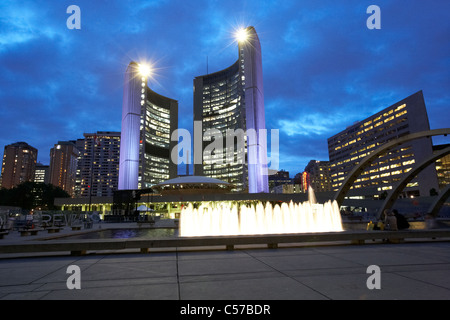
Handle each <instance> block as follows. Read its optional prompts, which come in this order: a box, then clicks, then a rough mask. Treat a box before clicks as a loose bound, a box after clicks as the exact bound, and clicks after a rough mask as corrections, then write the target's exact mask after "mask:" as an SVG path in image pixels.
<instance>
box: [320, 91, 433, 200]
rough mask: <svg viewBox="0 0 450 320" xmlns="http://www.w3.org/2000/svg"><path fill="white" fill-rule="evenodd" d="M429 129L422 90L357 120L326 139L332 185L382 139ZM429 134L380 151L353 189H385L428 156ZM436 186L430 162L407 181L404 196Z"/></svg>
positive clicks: (386, 140) (380, 190)
mask: <svg viewBox="0 0 450 320" xmlns="http://www.w3.org/2000/svg"><path fill="white" fill-rule="evenodd" d="M426 130H430V125H429V121H428V115H427V110H426V107H425V101H424V98H423V93H422V91H419V92H417V93H415V94H413V95H411V96H409V97H407V98H405V99H403V100H401V101H399V102H397V103H395V104H393V105H392V106H390V107H388V108H386V109H384V110H382V111H380V112H377V113H375V114H374V115H372V116H370V117H368V118H366V119H364V120H362V121H359V122H357V123H355V124H353V125H351V126H350V127H348V128H346V129H345V130H343V131H341V132H339V133H338V134H336V135H334V136H332V137H331V138H329V139H328V152H329V157H330V174H331V179H332V189H333V190H337V189H338V188H339V186H340V185H341V184H342V182H343V181H344V179H345V178H346V176H347V174H348V173H349V172H350V171H351V170H352V169H353V168H354V167H355V166H356V165H357V164H358V163H359V162H360V161H361V160H362V159H363V158H364V157H366V156H367V155H368V154H369V153H370V152H372V151H374V150H376V149H378V148H379V147H380V146H381V145H383V144H384V143H387V142H389V141H392V140H394V139H398V138H400V137H403V136H405V135H408V134H410V133H414V132H421V131H426ZM432 152H433V148H432V141H431V139H430V138H422V139H419V140H413V141H411V142H408V143H404V144H402V145H400V146H398V147H396V148H393V149H391V150H390V151H389V152H386V153H385V154H382V155H381V156H380V157H379V158H378V159H377V160H376V161H374V162H373V163H372V164H371V166H370V167H369V168H367V169H366V170H365V171H364V172H362V173H361V175H360V176H359V177H358V179H357V180H356V181H355V183H354V184H353V188H354V189H358V188H367V187H376V188H377V190H378V192H379V193H380V194H381V193H383V192H389V190H391V189H392V188H393V186H394V185H395V184H396V183H397V182H398V181H400V179H401V178H402V176H403V174H404V173H407V172H409V171H410V170H411V169H412V167H413V166H414V164H416V163H419V162H421V161H422V160H424V159H425V158H427V157H429V156H431V154H432ZM432 188H435V189H437V188H438V182H437V176H436V170H435V168H434V166H430V167H428V168H427V169H425V170H424V171H422V172H421V173H420V174H419V175H418V177H417V178H415V179H414V180H413V181H412V182H411V183H409V184H408V186H407V188H406V189H405V193H404V195H405V196H419V195H422V196H426V195H429V191H430V190H431V189H432Z"/></svg>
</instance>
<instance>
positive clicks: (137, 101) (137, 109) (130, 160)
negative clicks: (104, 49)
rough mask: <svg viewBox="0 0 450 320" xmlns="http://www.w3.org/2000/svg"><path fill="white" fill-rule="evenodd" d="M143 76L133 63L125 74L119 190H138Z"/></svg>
mask: <svg viewBox="0 0 450 320" xmlns="http://www.w3.org/2000/svg"><path fill="white" fill-rule="evenodd" d="M142 83H143V81H142V76H141V75H139V73H138V64H137V63H135V62H131V63H130V64H129V66H128V68H127V71H126V73H125V83H124V90H123V105H122V132H121V138H120V166H119V187H118V188H119V190H132V189H137V188H138V175H139V139H140V119H141V97H140V95H141V90H142Z"/></svg>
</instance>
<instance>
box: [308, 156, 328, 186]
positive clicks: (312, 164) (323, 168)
mask: <svg viewBox="0 0 450 320" xmlns="http://www.w3.org/2000/svg"><path fill="white" fill-rule="evenodd" d="M305 172H307V173H308V174H309V182H308V186H311V187H312V188H313V190H314V191H316V192H322V191H331V177H330V163H329V161H317V160H311V161H309V163H308V165H307V166H306V167H305Z"/></svg>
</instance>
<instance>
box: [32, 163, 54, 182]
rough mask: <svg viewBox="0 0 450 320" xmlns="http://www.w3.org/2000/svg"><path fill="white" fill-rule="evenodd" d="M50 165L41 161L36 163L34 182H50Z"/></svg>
mask: <svg viewBox="0 0 450 320" xmlns="http://www.w3.org/2000/svg"><path fill="white" fill-rule="evenodd" d="M49 173H50V166H49V165H45V164H42V163H40V162H38V163H36V169H35V171H34V182H38V183H48V180H49V176H50V174H49Z"/></svg>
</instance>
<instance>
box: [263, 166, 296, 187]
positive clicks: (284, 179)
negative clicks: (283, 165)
mask: <svg viewBox="0 0 450 320" xmlns="http://www.w3.org/2000/svg"><path fill="white" fill-rule="evenodd" d="M292 182H293V180H292V179H291V178H290V177H289V171H284V170H280V171H277V172H276V173H275V174H272V175H270V176H269V189H272V188H274V187H276V186H279V185H282V184H292Z"/></svg>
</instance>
